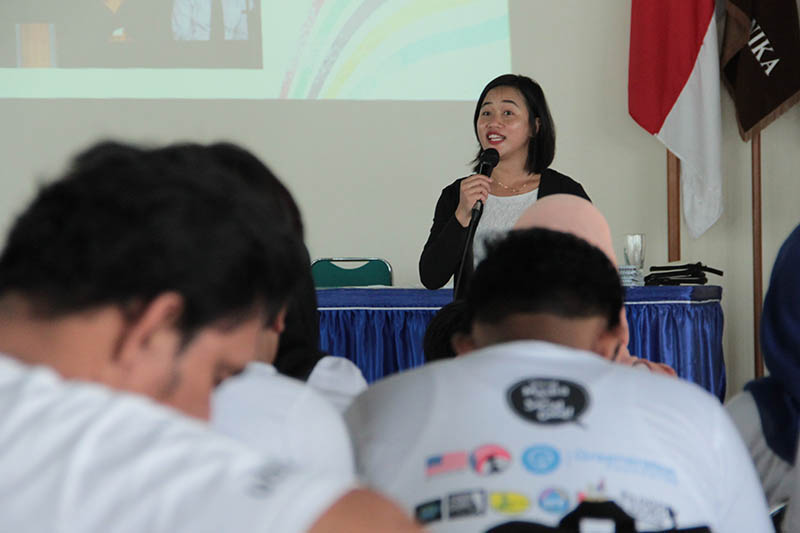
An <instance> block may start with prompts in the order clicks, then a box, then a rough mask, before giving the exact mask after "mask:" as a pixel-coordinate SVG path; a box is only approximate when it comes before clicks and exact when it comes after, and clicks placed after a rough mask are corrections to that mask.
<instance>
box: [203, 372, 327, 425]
mask: <svg viewBox="0 0 800 533" xmlns="http://www.w3.org/2000/svg"><path fill="white" fill-rule="evenodd" d="M309 396H314V397H318V394H317V393H316V392H314V391H313V389H311V387H308V386H307V385H306V384H305V383H303V382H302V381H300V380H298V379H295V378H292V377H288V376H284V375H283V374H279V373H278V372H277V371H276V370H275V368H274V367H273V366H272V365H268V364H266V363H260V362H253V363H250V364H249V365H247V367H246V368H245V371H244V372H243V373H241V374H239V375H238V376H234V377H232V378H230V379H227V380H225V382H224V383H222V384H221V385H220V386H219V387H218V388H217V390H216V391H215V392H214V396H213V402H214V409H215V411H217V412H222V411H223V410H224V409H226V408H227V407H226V406H228V405H230V406H233V407H235V408H237V409H238V407H236V406H239V405H240V404H241V405H253V404H258V408H259V410H260V411H262V412H263V413H266V412H275V413H279V414H284V415H285V414H287V413H288V412H289V411H290V410H291V409H292V407H293V406H294V405H295V404H297V403H298V402H301V401H303V402H308V401H312V402H313V401H314V399H313V398H312V399H311V400H309V399H308V397H309ZM319 401H320V402H324V400H323V399H322V398H319Z"/></svg>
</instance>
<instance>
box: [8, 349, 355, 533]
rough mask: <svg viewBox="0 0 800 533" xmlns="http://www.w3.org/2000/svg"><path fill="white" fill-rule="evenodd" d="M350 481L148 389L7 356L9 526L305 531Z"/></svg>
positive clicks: (151, 532) (140, 532)
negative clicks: (311, 468) (267, 449)
mask: <svg viewBox="0 0 800 533" xmlns="http://www.w3.org/2000/svg"><path fill="white" fill-rule="evenodd" d="M352 488H353V485H352V482H351V481H350V480H342V479H338V478H336V477H331V476H328V477H325V476H320V475H318V474H314V473H311V472H308V471H306V470H304V469H303V468H301V467H298V466H296V465H293V464H291V463H290V462H287V461H285V460H284V458H283V457H279V456H271V457H264V456H261V455H258V454H255V453H253V452H252V451H250V450H249V449H248V448H246V447H244V446H242V445H240V444H238V443H236V442H234V441H232V440H230V439H229V438H227V437H225V436H222V435H218V434H217V433H215V432H213V431H211V430H210V429H209V428H208V427H206V426H205V425H204V424H202V423H199V422H196V421H194V420H191V419H189V418H187V417H185V416H183V415H181V414H179V413H177V412H176V411H173V410H171V409H168V408H163V407H161V406H159V405H157V404H155V403H154V402H151V401H149V400H148V399H146V398H144V397H139V396H134V395H128V394H122V393H119V392H115V391H112V390H110V389H108V388H105V387H103V386H100V385H94V384H88V383H83V382H77V381H64V380H62V379H61V378H59V377H58V376H57V375H56V374H55V373H53V372H52V371H50V370H49V369H46V368H43V367H31V366H26V365H22V364H20V363H18V362H16V361H14V360H12V359H10V358H7V357H5V356H0V517H2V518H0V524H1V525H0V529H2V531H14V532H27V531H31V532H40V531H47V532H48V533H61V532H63V533H84V532H85V533H96V532H98V531H102V532H104V533H117V532H130V533H144V532H147V533H158V532H164V533H182V532H185V533H204V532H208V533H219V532H220V531H247V532H255V531H263V532H275V531H280V532H282V533H284V532H296V533H300V532H302V531H306V530H307V529H308V528H309V527H310V526H311V525H312V524H313V523H314V522H315V521H316V520H317V518H319V516H320V515H321V514H322V513H323V512H324V511H325V510H326V509H327V508H328V507H330V506H331V505H332V504H333V503H334V502H335V501H336V500H337V499H339V498H340V497H341V496H343V495H344V494H345V493H346V492H347V491H349V490H350V489H352Z"/></svg>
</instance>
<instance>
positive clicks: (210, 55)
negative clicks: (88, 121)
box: [0, 0, 511, 100]
mask: <svg viewBox="0 0 800 533" xmlns="http://www.w3.org/2000/svg"><path fill="white" fill-rule="evenodd" d="M0 21H2V22H0V24H2V25H3V26H2V28H1V30H2V34H5V37H2V34H0V50H2V53H0V97H12V98H19V97H23V98H24V97H37V98H52V97H54V98H259V99H264V98H292V99H370V100H376V99H394V100H409V99H426V100H461V99H466V100H471V99H473V98H475V94H476V91H480V88H481V87H482V86H483V85H484V84H485V83H486V81H487V80H488V79H491V78H492V77H494V76H495V75H497V74H500V73H504V72H508V71H509V70H510V68H511V52H510V38H509V21H508V2H507V0H291V1H286V0H263V1H258V0H72V1H69V2H65V1H64V0H0ZM1 67H5V68H1ZM219 69H225V71H224V74H223V73H222V72H221V71H220V70H219Z"/></svg>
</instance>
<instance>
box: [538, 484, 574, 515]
mask: <svg viewBox="0 0 800 533" xmlns="http://www.w3.org/2000/svg"><path fill="white" fill-rule="evenodd" d="M539 507H541V508H542V509H543V510H545V511H547V512H548V513H553V514H559V515H560V514H564V513H566V512H567V510H569V495H568V494H567V492H566V491H564V490H562V489H558V488H549V489H544V490H543V491H542V493H541V494H539Z"/></svg>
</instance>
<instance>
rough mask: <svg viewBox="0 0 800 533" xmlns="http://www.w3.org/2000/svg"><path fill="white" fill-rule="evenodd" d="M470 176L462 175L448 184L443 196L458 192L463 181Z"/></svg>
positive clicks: (443, 190)
mask: <svg viewBox="0 0 800 533" xmlns="http://www.w3.org/2000/svg"><path fill="white" fill-rule="evenodd" d="M468 177H469V176H462V177H460V178H456V179H455V180H454V181H453V182H451V183H450V184H449V185H447V186H446V187H445V188H444V189H442V196H446V195H447V196H452V195H454V194H458V193H459V190H460V188H461V182H462V181H464V180H465V179H467V178H468Z"/></svg>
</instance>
